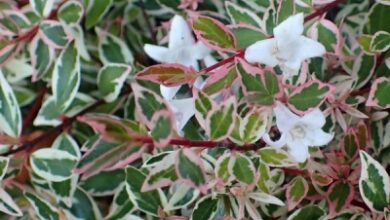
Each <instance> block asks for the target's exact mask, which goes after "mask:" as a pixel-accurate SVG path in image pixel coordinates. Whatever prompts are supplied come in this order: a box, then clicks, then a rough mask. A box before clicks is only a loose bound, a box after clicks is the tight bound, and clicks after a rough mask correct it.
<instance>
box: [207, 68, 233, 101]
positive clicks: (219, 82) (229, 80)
mask: <svg viewBox="0 0 390 220" xmlns="http://www.w3.org/2000/svg"><path fill="white" fill-rule="evenodd" d="M212 79H213V80H212V81H211V79H208V80H207V81H208V82H209V83H207V84H206V85H205V86H204V88H203V89H202V90H203V92H205V93H206V94H207V95H213V94H215V93H217V92H220V91H222V90H223V89H228V88H231V86H232V85H233V82H234V81H235V80H236V79H237V70H236V67H235V66H232V67H231V68H230V69H229V70H228V71H226V72H225V73H223V74H218V77H215V78H212ZM210 81H211V82H210Z"/></svg>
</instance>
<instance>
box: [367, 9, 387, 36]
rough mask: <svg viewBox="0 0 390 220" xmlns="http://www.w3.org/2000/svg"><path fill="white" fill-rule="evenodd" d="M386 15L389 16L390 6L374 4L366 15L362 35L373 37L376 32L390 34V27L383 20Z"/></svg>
mask: <svg viewBox="0 0 390 220" xmlns="http://www.w3.org/2000/svg"><path fill="white" fill-rule="evenodd" d="M388 14H390V6H388V5H383V4H379V3H376V4H374V5H373V6H372V7H371V8H370V11H369V13H368V16H367V23H366V24H365V26H364V33H366V34H371V35H374V34H375V33H376V32H378V31H386V32H390V26H389V25H388V23H387V21H386V19H383V18H384V16H386V15H388Z"/></svg>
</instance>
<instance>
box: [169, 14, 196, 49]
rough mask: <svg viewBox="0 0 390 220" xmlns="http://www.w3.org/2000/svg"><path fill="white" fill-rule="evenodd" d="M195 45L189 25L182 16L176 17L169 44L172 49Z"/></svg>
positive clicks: (172, 25) (173, 21)
mask: <svg viewBox="0 0 390 220" xmlns="http://www.w3.org/2000/svg"><path fill="white" fill-rule="evenodd" d="M194 43H195V40H194V37H193V35H192V31H191V29H190V27H189V26H188V23H187V21H186V20H184V18H183V17H182V16H180V15H175V16H174V17H173V19H172V23H171V30H170V32H169V43H168V47H169V48H170V49H173V48H177V47H181V46H189V45H192V44H194Z"/></svg>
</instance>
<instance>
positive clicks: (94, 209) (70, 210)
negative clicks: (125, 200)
mask: <svg viewBox="0 0 390 220" xmlns="http://www.w3.org/2000/svg"><path fill="white" fill-rule="evenodd" d="M60 206H61V207H62V210H63V211H64V212H65V215H66V217H67V218H68V219H88V220H100V219H103V218H102V216H101V214H100V212H99V208H98V206H97V204H96V203H95V201H94V200H93V199H92V197H91V196H90V195H88V193H86V192H85V191H84V190H82V189H81V188H79V187H78V188H77V189H76V192H75V193H74V196H73V199H72V206H71V207H66V206H65V205H64V204H60Z"/></svg>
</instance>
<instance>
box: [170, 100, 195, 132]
mask: <svg viewBox="0 0 390 220" xmlns="http://www.w3.org/2000/svg"><path fill="white" fill-rule="evenodd" d="M169 103H170V105H171V109H172V111H173V113H174V114H175V118H176V127H177V130H178V131H181V130H182V129H183V128H184V126H185V125H186V124H187V122H188V121H189V120H190V118H191V117H192V116H193V115H195V103H194V100H193V98H187V99H175V100H172V101H170V102H169Z"/></svg>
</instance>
